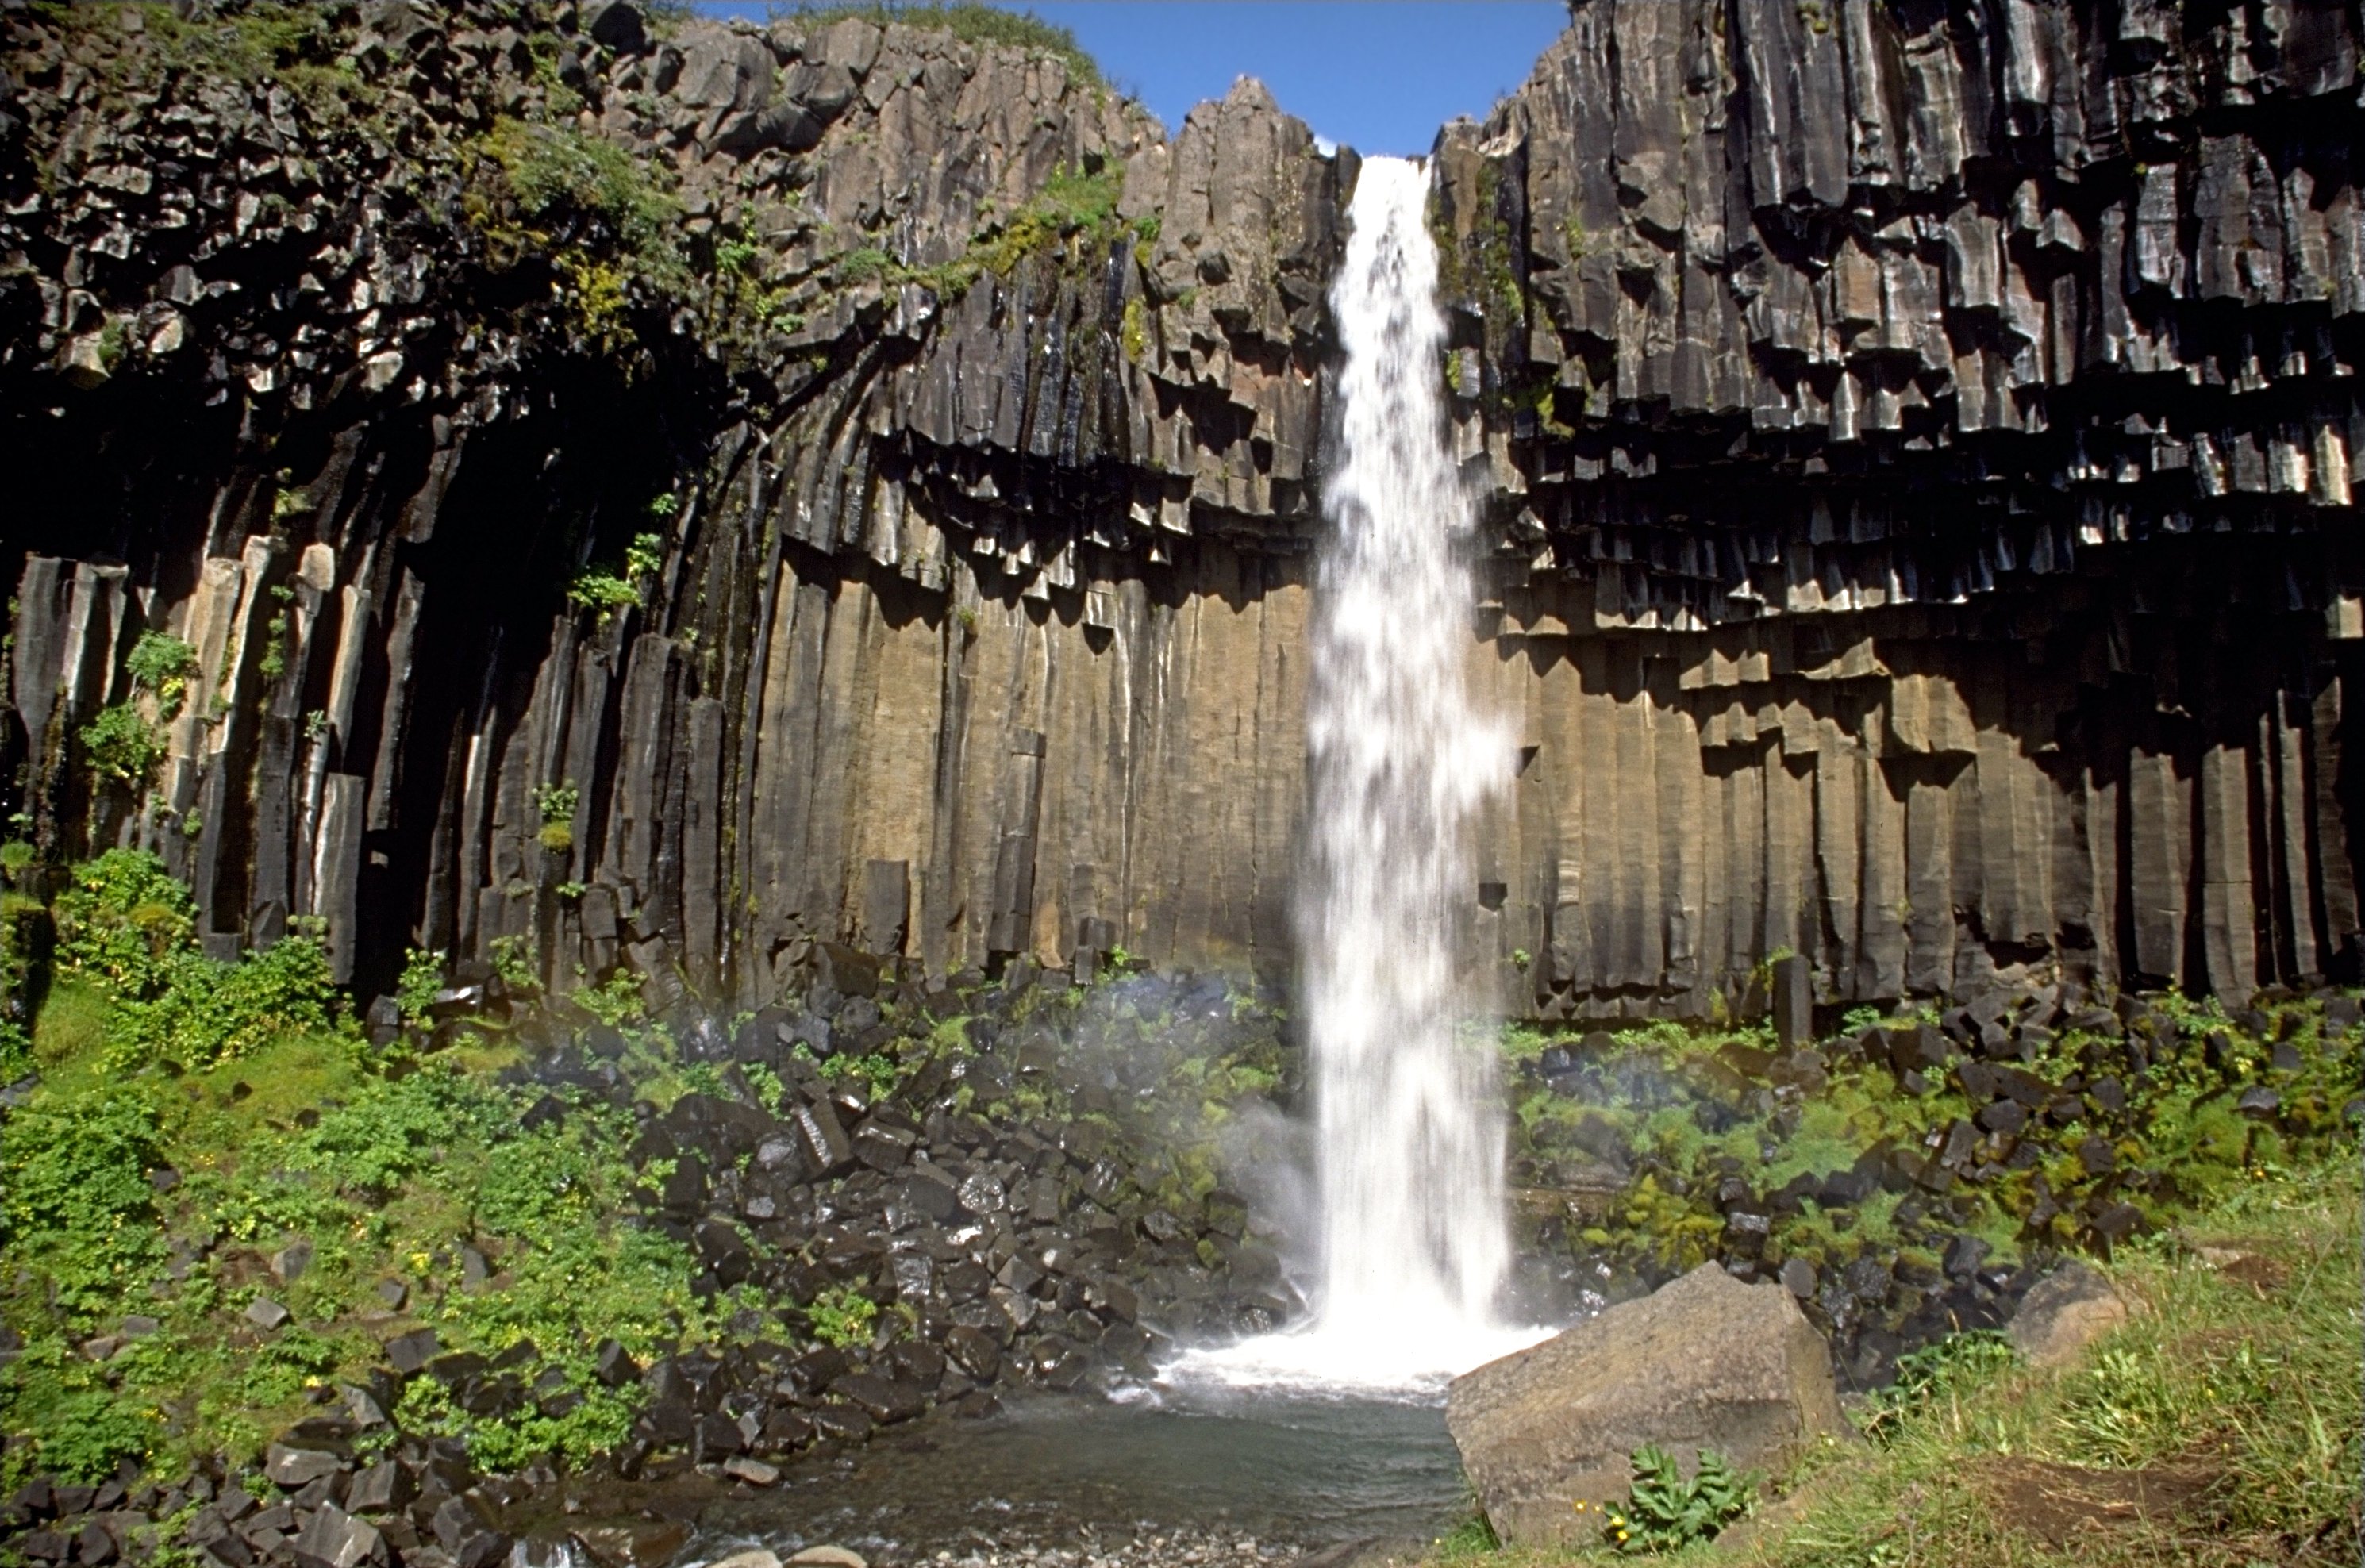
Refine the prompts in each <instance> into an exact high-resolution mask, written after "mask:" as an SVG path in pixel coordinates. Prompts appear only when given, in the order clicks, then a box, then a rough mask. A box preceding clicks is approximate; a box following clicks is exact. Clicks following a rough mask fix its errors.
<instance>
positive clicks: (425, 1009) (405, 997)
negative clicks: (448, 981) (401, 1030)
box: [394, 947, 443, 1025]
mask: <svg viewBox="0 0 2365 1568" xmlns="http://www.w3.org/2000/svg"><path fill="white" fill-rule="evenodd" d="M442 990H443V954H441V953H431V952H429V951H428V950H427V949H426V948H424V947H413V948H411V949H410V950H409V952H408V953H406V954H405V955H404V956H403V959H402V978H401V979H400V980H397V981H396V982H395V986H394V1000H395V1003H396V1005H398V1007H400V1008H401V1009H402V1021H403V1022H404V1023H406V1024H410V1025H420V1024H424V1023H426V1022H427V1019H428V1015H429V1014H430V1012H431V1010H432V1009H433V1007H434V1005H435V997H436V994H437V993H438V992H440V991H442Z"/></svg>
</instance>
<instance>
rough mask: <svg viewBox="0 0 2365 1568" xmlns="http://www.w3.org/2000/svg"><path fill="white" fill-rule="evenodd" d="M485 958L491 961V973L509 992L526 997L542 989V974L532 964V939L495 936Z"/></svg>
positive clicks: (516, 936) (518, 936)
mask: <svg viewBox="0 0 2365 1568" xmlns="http://www.w3.org/2000/svg"><path fill="white" fill-rule="evenodd" d="M486 956H487V957H488V958H490V959H491V961H492V966H493V973H495V974H497V975H499V976H500V977H501V983H502V984H503V985H505V986H507V987H509V989H510V991H511V992H513V993H515V994H518V995H526V994H530V993H532V992H533V991H540V990H541V989H542V972H541V970H540V969H538V968H536V966H535V964H534V957H533V941H532V938H531V937H528V936H522V935H514V934H513V935H508V936H496V937H494V938H493V940H492V945H491V946H490V947H488V949H487V952H486Z"/></svg>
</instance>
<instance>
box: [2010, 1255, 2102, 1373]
mask: <svg viewBox="0 0 2365 1568" xmlns="http://www.w3.org/2000/svg"><path fill="white" fill-rule="evenodd" d="M2126 1320H2127V1304H2126V1298H2124V1296H2122V1295H2120V1294H2119V1293H2118V1292H2117V1291H2116V1290H2114V1289H2113V1288H2112V1285H2111V1282H2110V1281H2108V1280H2106V1279H2104V1278H2103V1277H2102V1273H2101V1271H2099V1270H2096V1269H2095V1268H2093V1267H2092V1266H2090V1265H2089V1264H2085V1263H2079V1262H2076V1261H2071V1262H2068V1263H2065V1264H2063V1265H2062V1266H2061V1267H2060V1268H2059V1269H2057V1270H2056V1271H2053V1272H2052V1273H2050V1274H2047V1275H2046V1277H2045V1278H2043V1279H2041V1280H2039V1281H2037V1282H2036V1283H2034V1284H2033V1285H2031V1286H2030V1287H2029V1288H2028V1294H2026V1295H2023V1296H2022V1297H2021V1298H2020V1308H2019V1310H2018V1311H2016V1312H2014V1313H2013V1314H2012V1322H2011V1323H2010V1324H2009V1325H2007V1326H2006V1327H2005V1330H2004V1332H2005V1333H2007V1334H2009V1335H2010V1336H2011V1337H2012V1344H2013V1345H2014V1346H2015V1347H2016V1348H2018V1350H2019V1351H2020V1353H2021V1355H2022V1356H2023V1357H2025V1358H2026V1359H2027V1361H2028V1364H2029V1365H2030V1366H2033V1367H2059V1366H2068V1365H2069V1364H2070V1363H2071V1362H2073V1361H2077V1359H2078V1358H2079V1356H2080V1355H2081V1354H2083V1353H2084V1351H2085V1349H2086V1347H2087V1346H2089V1345H2090V1344H2092V1343H2093V1342H2094V1341H2095V1340H2097V1339H2099V1338H2102V1336H2103V1335H2105V1334H2108V1333H2109V1332H2110V1331H2111V1330H2112V1329H2113V1328H2116V1327H2118V1326H2119V1325H2120V1324H2122V1323H2124V1322H2125V1321H2126Z"/></svg>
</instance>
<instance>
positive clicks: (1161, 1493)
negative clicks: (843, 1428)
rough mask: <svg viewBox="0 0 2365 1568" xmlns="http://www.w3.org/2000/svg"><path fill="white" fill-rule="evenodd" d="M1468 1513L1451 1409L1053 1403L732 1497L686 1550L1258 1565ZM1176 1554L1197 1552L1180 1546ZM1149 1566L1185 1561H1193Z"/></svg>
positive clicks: (1221, 1393) (1249, 1399) (915, 1435)
mask: <svg viewBox="0 0 2365 1568" xmlns="http://www.w3.org/2000/svg"><path fill="white" fill-rule="evenodd" d="M1462 1506H1463V1480H1462V1473H1461V1465H1460V1463H1459V1462H1458V1460H1457V1459H1456V1457H1455V1454H1454V1450H1453V1444H1452V1440H1451V1439H1449V1438H1448V1437H1447V1436H1446V1431H1445V1411H1444V1409H1443V1406H1442V1405H1441V1404H1440V1403H1427V1404H1412V1403H1401V1402H1389V1401H1377V1400H1350V1399H1326V1398H1317V1397H1307V1396H1304V1395H1298V1394H1279V1393H1273V1392H1264V1391H1257V1392H1243V1391H1236V1390H1222V1389H1205V1390H1202V1389H1191V1390H1186V1391H1181V1392H1176V1391H1166V1392H1163V1393H1161V1394H1157V1395H1154V1396H1143V1397H1139V1398H1137V1399H1135V1400H1134V1401H1132V1402H1130V1403H1121V1404H1120V1403H1109V1402H1104V1401H1101V1400H1097V1399H1088V1398H1066V1397H1052V1396H1047V1397H1044V1398H1039V1399H1034V1400H1029V1401H1026V1402H1024V1403H1020V1404H1016V1405H1014V1406H1013V1408H1011V1409H1010V1410H1009V1411H1008V1412H1007V1413H1006V1414H1004V1415H1003V1416H1001V1417H995V1418H993V1419H991V1420H986V1421H976V1422H970V1421H932V1422H928V1423H925V1424H924V1425H923V1427H921V1428H915V1429H913V1430H910V1431H908V1432H906V1433H904V1434H902V1435H897V1436H889V1435H884V1434H882V1435H881V1436H880V1438H878V1439H874V1440H873V1441H871V1442H870V1443H869V1445H868V1446H866V1447H865V1448H863V1449H861V1450H857V1452H854V1453H852V1454H847V1455H840V1456H836V1457H834V1458H830V1459H827V1460H823V1461H819V1462H808V1463H805V1464H801V1465H796V1466H792V1467H790V1469H789V1470H788V1472H787V1473H785V1474H784V1475H783V1477H782V1479H781V1482H780V1484H779V1486H777V1487H774V1488H771V1489H769V1490H768V1491H764V1492H752V1493H751V1492H738V1493H734V1494H733V1495H728V1496H723V1497H719V1498H717V1499H716V1500H715V1501H714V1502H713V1503H712V1504H711V1505H710V1506H708V1507H707V1508H706V1509H705V1510H704V1512H703V1514H702V1516H701V1519H700V1525H701V1529H700V1539H699V1540H698V1542H697V1544H696V1546H695V1548H694V1549H693V1550H692V1551H691V1553H690V1554H689V1555H690V1556H691V1557H692V1558H694V1559H696V1560H699V1561H712V1559H714V1558H717V1557H720V1556H722V1555H723V1554H724V1553H725V1552H727V1551H730V1550H732V1549H733V1547H734V1544H736V1543H741V1542H745V1543H748V1544H756V1543H760V1544H762V1545H765V1546H768V1547H771V1548H773V1549H774V1550H776V1551H780V1552H781V1553H782V1555H784V1556H785V1555H787V1553H788V1551H790V1550H791V1549H793V1548H796V1547H801V1546H804V1545H810V1544H814V1543H818V1542H823V1541H830V1542H835V1543H837V1544H840V1545H845V1546H850V1547H853V1548H854V1549H855V1550H856V1551H860V1552H862V1553H864V1554H865V1555H866V1556H869V1557H870V1558H871V1559H872V1560H873V1561H874V1562H918V1561H921V1560H925V1559H933V1558H935V1557H936V1555H937V1554H938V1553H939V1552H948V1553H950V1554H951V1556H952V1557H954V1558H957V1559H958V1558H965V1557H969V1556H972V1555H1003V1554H1009V1553H1014V1552H1016V1553H1022V1554H1023V1553H1025V1551H1026V1549H1027V1548H1029V1547H1033V1548H1037V1549H1038V1550H1042V1551H1051V1550H1076V1549H1079V1548H1081V1549H1082V1550H1083V1551H1086V1552H1088V1553H1090V1554H1093V1555H1104V1554H1108V1553H1110V1552H1112V1551H1119V1552H1122V1554H1123V1555H1126V1556H1140V1555H1145V1553H1143V1552H1141V1551H1139V1547H1140V1546H1144V1545H1147V1541H1146V1540H1145V1539H1144V1538H1155V1537H1160V1536H1165V1535H1170V1534H1171V1533H1173V1532H1178V1531H1179V1532H1182V1533H1183V1535H1185V1536H1187V1537H1188V1538H1189V1540H1190V1542H1191V1551H1190V1553H1189V1555H1192V1556H1198V1555H1199V1554H1201V1553H1203V1552H1204V1553H1205V1557H1204V1558H1203V1559H1202V1560H1210V1561H1212V1560H1216V1559H1217V1558H1219V1557H1228V1556H1235V1555H1237V1556H1239V1557H1243V1558H1245V1557H1247V1556H1248V1555H1250V1553H1249V1552H1248V1551H1243V1550H1242V1549H1241V1544H1240V1543H1241V1541H1242V1539H1243V1538H1252V1539H1253V1540H1255V1541H1256V1542H1257V1543H1258V1547H1259V1548H1260V1549H1261V1552H1262V1553H1270V1552H1271V1551H1273V1550H1274V1549H1275V1548H1283V1547H1286V1548H1297V1549H1315V1548H1319V1547H1321V1546H1323V1545H1326V1544H1329V1543H1332V1542H1337V1541H1343V1540H1358V1539H1363V1538H1368V1537H1373V1536H1389V1537H1405V1536H1420V1537H1424V1538H1427V1537H1433V1536H1435V1535H1436V1534H1437V1533H1439V1531H1440V1530H1441V1529H1444V1528H1446V1527H1447V1526H1448V1525H1450V1524H1451V1523H1452V1521H1453V1519H1454V1518H1455V1517H1456V1516H1457V1514H1458V1513H1459V1511H1460V1509H1461V1508H1462ZM1173 1544H1174V1545H1175V1546H1176V1547H1181V1546H1182V1545H1183V1542H1181V1541H1176V1542H1174V1543H1173ZM1146 1555H1149V1556H1153V1557H1160V1558H1166V1559H1168V1560H1181V1559H1183V1558H1184V1557H1185V1556H1186V1553H1185V1552H1184V1551H1171V1552H1169V1551H1154V1552H1149V1553H1147V1554H1146Z"/></svg>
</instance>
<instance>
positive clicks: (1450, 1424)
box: [1445, 1263, 1846, 1546]
mask: <svg viewBox="0 0 2365 1568" xmlns="http://www.w3.org/2000/svg"><path fill="white" fill-rule="evenodd" d="M1445 1423H1446V1426H1447V1428H1449V1429H1450V1430H1451V1431H1452V1434H1453V1441H1454V1444H1455V1446H1456V1447H1458V1448H1459V1449H1460V1450H1462V1465H1463V1470H1464V1471H1466V1472H1467V1473H1468V1474H1469V1477H1470V1484H1471V1486H1472V1487H1473V1488H1474V1490H1475V1491H1476V1493H1477V1495H1478V1505H1479V1506H1480V1507H1481V1508H1483V1509H1484V1510H1485V1514H1486V1518H1487V1521H1488V1522H1489V1523H1490V1524H1492V1525H1493V1526H1494V1528H1495V1533H1496V1535H1498V1536H1500V1537H1501V1538H1502V1540H1504V1541H1505V1543H1506V1544H1511V1545H1519V1546H1543V1545H1553V1544H1560V1543H1564V1542H1572V1541H1582V1540H1588V1539H1590V1538H1591V1537H1592V1536H1593V1535H1594V1533H1595V1531H1596V1529H1597V1526H1596V1525H1595V1523H1594V1522H1593V1521H1594V1520H1595V1519H1597V1518H1598V1515H1597V1513H1596V1512H1595V1509H1596V1508H1597V1506H1598V1505H1600V1504H1603V1503H1607V1502H1609V1501H1612V1500H1614V1499H1616V1498H1619V1497H1622V1496H1624V1495H1625V1494H1626V1490H1627V1486H1628V1484H1629V1482H1630V1480H1631V1468H1630V1459H1631V1455H1632V1453H1633V1451H1634V1450H1636V1449H1639V1448H1641V1447H1642V1446H1643V1445H1644V1444H1646V1443H1655V1444H1657V1445H1658V1446H1659V1447H1661V1448H1663V1449H1665V1450H1668V1451H1670V1452H1671V1453H1674V1454H1675V1455H1676V1457H1677V1458H1678V1459H1679V1460H1680V1461H1681V1462H1683V1465H1684V1467H1685V1469H1686V1470H1687V1471H1688V1470H1690V1469H1691V1468H1692V1467H1693V1466H1694V1465H1695V1464H1697V1463H1698V1454H1699V1450H1702V1449H1712V1450H1716V1451H1717V1452H1718V1453H1721V1454H1722V1455H1723V1456H1724V1457H1725V1458H1726V1459H1728V1460H1730V1461H1731V1462H1732V1464H1733V1465H1734V1466H1735V1467H1736V1468H1738V1469H1742V1470H1768V1469H1774V1468H1777V1467H1779V1466H1781V1465H1783V1464H1785V1463H1787V1462H1789V1461H1790V1460H1792V1459H1793V1458H1795V1457H1797V1456H1798V1455H1799V1453H1800V1452H1801V1451H1802V1450H1804V1449H1805V1448H1806V1446H1807V1445H1808V1444H1810V1443H1811V1442H1812V1441H1814V1439H1816V1438H1817V1437H1819V1436H1821V1434H1823V1433H1825V1432H1837V1431H1844V1430H1845V1429H1846V1428H1845V1427H1844V1422H1843V1419H1842V1417H1841V1416H1840V1407H1839V1399H1838V1396H1837V1394H1835V1393H1834V1392H1833V1387H1832V1369H1831V1355H1830V1352H1829V1351H1828V1350H1826V1349H1825V1347H1824V1344H1823V1340H1822V1337H1821V1335H1819V1334H1817V1333H1816V1332H1815V1330H1814V1327H1813V1326H1812V1325H1810V1323H1808V1321H1807V1319H1806V1318H1805V1316H1803V1315H1801V1314H1800V1312H1799V1305H1798V1301H1797V1299H1796V1298H1795V1297H1793V1296H1792V1295H1791V1294H1790V1293H1789V1292H1788V1290H1785V1289H1784V1288H1783V1287H1782V1286H1781V1285H1779V1284H1770V1283H1769V1284H1761V1285H1745V1284H1743V1283H1742V1282H1740V1281H1738V1280H1735V1279H1734V1278H1732V1276H1731V1275H1730V1274H1727V1273H1726V1272H1725V1271H1723V1270H1722V1269H1721V1268H1719V1267H1718V1266H1716V1265H1715V1264H1713V1263H1707V1264H1702V1265H1701V1266H1700V1267H1699V1268H1698V1269H1695V1270H1693V1271H1691V1272H1690V1273H1688V1274H1686V1275H1685V1276H1683V1278H1681V1279H1679V1280H1676V1281H1675V1282H1672V1283H1670V1284H1668V1285H1666V1286H1664V1288H1662V1289H1661V1290H1659V1291H1658V1292H1657V1293H1656V1294H1653V1295H1649V1296H1646V1297H1644V1298H1642V1300H1640V1301H1630V1302H1625V1303H1622V1304H1620V1305H1617V1306H1613V1307H1611V1308H1609V1309H1608V1311H1607V1312H1604V1313H1602V1314H1601V1315H1600V1316H1597V1317H1594V1318H1591V1319H1589V1320H1587V1321H1586V1322H1584V1323H1580V1324H1578V1325H1577V1326H1576V1327H1574V1328H1571V1329H1569V1330H1568V1331H1567V1332H1566V1333H1564V1334H1562V1335H1560V1336H1559V1337H1558V1338H1553V1339H1548V1340H1546V1341H1545V1342H1544V1343H1542V1344H1541V1345H1537V1346H1534V1347H1532V1348H1530V1349H1529V1350H1521V1351H1519V1352H1518V1353H1517V1354H1515V1355H1509V1356H1506V1357H1504V1358H1503V1359H1502V1360H1501V1361H1489V1362H1488V1363H1487V1364H1486V1365H1485V1366H1483V1367H1480V1368H1478V1369H1477V1370H1476V1371H1474V1372H1467V1373H1464V1374H1463V1376H1461V1377H1458V1378H1456V1379H1454V1380H1453V1386H1452V1391H1451V1392H1450V1393H1449V1394H1448V1396H1447V1400H1446V1406H1445ZM1579 1503H1584V1504H1586V1505H1588V1506H1587V1507H1586V1509H1585V1510H1583V1511H1579V1509H1578V1508H1577V1507H1576V1505H1577V1504H1579Z"/></svg>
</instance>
